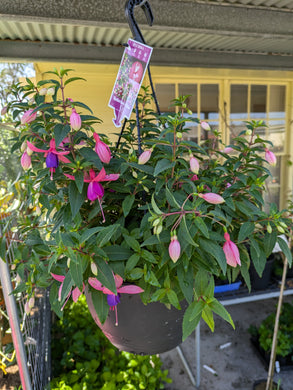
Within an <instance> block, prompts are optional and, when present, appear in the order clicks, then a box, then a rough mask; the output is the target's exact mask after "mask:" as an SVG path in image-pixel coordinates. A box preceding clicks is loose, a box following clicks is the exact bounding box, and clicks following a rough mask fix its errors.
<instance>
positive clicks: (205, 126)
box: [200, 121, 211, 131]
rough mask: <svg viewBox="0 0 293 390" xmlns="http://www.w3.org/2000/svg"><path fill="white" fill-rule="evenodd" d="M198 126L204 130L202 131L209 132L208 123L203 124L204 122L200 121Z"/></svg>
mask: <svg viewBox="0 0 293 390" xmlns="http://www.w3.org/2000/svg"><path fill="white" fill-rule="evenodd" d="M200 125H201V127H202V128H203V129H204V130H207V131H208V130H211V128H210V125H209V124H208V122H205V121H201V122H200Z"/></svg>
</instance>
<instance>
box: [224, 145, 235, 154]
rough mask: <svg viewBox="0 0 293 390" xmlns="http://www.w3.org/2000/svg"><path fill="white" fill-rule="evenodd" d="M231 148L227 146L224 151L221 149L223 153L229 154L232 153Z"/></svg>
mask: <svg viewBox="0 0 293 390" xmlns="http://www.w3.org/2000/svg"><path fill="white" fill-rule="evenodd" d="M233 150H234V149H233V148H231V146H227V147H226V148H225V149H223V153H226V154H229V153H232V152H233Z"/></svg>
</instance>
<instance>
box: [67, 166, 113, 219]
mask: <svg viewBox="0 0 293 390" xmlns="http://www.w3.org/2000/svg"><path fill="white" fill-rule="evenodd" d="M65 176H66V177H68V178H69V179H71V180H75V177H74V176H72V175H68V174H67V173H65ZM118 179H119V173H112V174H110V175H106V171H105V168H102V169H101V171H100V172H99V173H98V174H97V175H96V173H95V171H94V170H93V169H90V172H89V175H88V174H85V175H84V179H83V180H84V182H85V183H89V186H88V189H87V197H88V199H89V200H90V201H92V202H94V201H95V200H98V202H99V205H100V209H101V213H102V216H103V222H105V215H104V212H103V207H102V198H103V196H104V193H105V191H104V188H103V186H102V185H101V183H100V182H101V181H114V180H118Z"/></svg>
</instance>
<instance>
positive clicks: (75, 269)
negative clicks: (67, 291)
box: [69, 261, 83, 291]
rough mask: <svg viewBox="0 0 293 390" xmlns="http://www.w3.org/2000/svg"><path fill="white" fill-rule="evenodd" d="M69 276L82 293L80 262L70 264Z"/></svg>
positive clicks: (81, 268)
mask: <svg viewBox="0 0 293 390" xmlns="http://www.w3.org/2000/svg"><path fill="white" fill-rule="evenodd" d="M69 272H70V275H71V277H72V279H73V281H74V283H75V285H76V286H77V287H78V288H79V290H80V291H82V283H83V265H82V262H81V261H76V262H73V261H72V262H71V263H70V268H69Z"/></svg>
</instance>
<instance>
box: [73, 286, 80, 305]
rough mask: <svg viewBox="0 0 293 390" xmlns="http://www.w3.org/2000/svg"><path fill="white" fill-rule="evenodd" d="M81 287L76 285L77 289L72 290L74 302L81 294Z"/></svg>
mask: <svg viewBox="0 0 293 390" xmlns="http://www.w3.org/2000/svg"><path fill="white" fill-rule="evenodd" d="M81 294H82V293H81V292H80V289H79V288H78V287H75V289H74V290H73V291H72V295H71V296H72V300H73V302H76V301H77V300H78V298H79V297H80V296H81Z"/></svg>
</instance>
